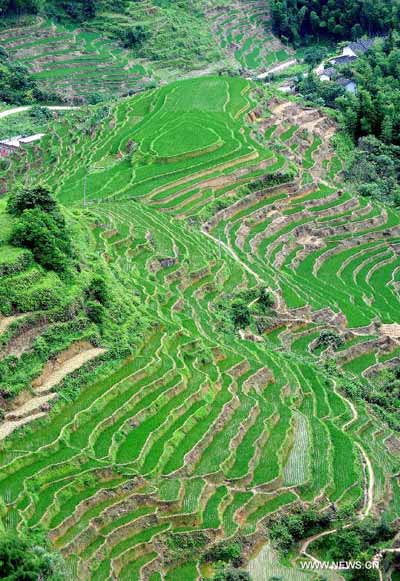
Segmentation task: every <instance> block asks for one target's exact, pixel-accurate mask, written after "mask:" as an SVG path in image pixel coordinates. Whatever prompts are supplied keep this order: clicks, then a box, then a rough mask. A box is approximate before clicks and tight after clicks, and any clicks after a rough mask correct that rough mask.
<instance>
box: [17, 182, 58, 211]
mask: <svg viewBox="0 0 400 581" xmlns="http://www.w3.org/2000/svg"><path fill="white" fill-rule="evenodd" d="M33 208H40V209H41V210H43V212H54V211H55V210H56V209H57V202H56V201H55V200H54V198H53V196H52V195H51V193H50V192H49V190H48V189H47V188H44V187H42V186H37V187H34V188H20V189H18V190H17V191H16V192H14V193H13V194H11V195H10V197H9V199H8V202H7V212H8V213H9V214H11V215H13V216H20V215H21V214H22V212H23V211H24V210H32V209H33Z"/></svg>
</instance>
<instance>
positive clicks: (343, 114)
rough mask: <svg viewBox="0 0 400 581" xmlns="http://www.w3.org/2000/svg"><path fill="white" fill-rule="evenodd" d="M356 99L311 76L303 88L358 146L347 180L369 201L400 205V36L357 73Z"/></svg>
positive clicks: (379, 45) (362, 61) (369, 56)
mask: <svg viewBox="0 0 400 581" xmlns="http://www.w3.org/2000/svg"><path fill="white" fill-rule="evenodd" d="M341 72H342V73H343V74H344V75H345V76H346V77H349V78H352V79H353V80H354V81H355V83H356V86H357V91H356V93H355V94H353V93H349V92H346V91H345V90H344V89H343V87H341V86H340V85H339V84H337V83H335V82H322V81H320V80H319V79H318V78H317V77H316V75H315V74H312V73H310V74H309V75H308V76H307V77H306V78H302V79H300V80H299V82H298V83H297V89H298V91H299V92H300V93H301V94H302V96H303V97H304V98H305V99H306V100H307V101H309V102H311V103H313V104H315V105H322V106H327V107H331V108H333V109H335V110H336V111H337V112H338V116H339V118H340V119H341V121H342V124H343V127H344V129H345V130H346V132H347V133H348V135H349V136H350V137H351V139H352V140H353V142H354V143H355V144H356V145H357V148H356V149H355V152H354V157H353V158H351V159H350V164H349V167H348V168H347V172H346V174H347V178H348V179H349V180H350V181H352V182H353V183H354V184H355V186H356V189H358V191H359V192H360V193H361V194H363V195H370V196H374V197H376V198H378V199H380V200H385V201H390V202H394V203H395V204H397V205H399V204H400V34H399V33H398V32H392V33H390V34H389V35H388V37H387V38H385V39H384V40H383V39H382V40H378V41H376V42H375V45H374V46H373V47H372V48H371V49H370V50H369V51H368V52H367V53H366V54H365V55H364V56H362V57H359V58H358V59H357V60H356V61H355V63H354V64H352V65H351V67H344V68H342V70H341Z"/></svg>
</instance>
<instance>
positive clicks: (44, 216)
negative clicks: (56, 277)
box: [10, 208, 72, 272]
mask: <svg viewBox="0 0 400 581" xmlns="http://www.w3.org/2000/svg"><path fill="white" fill-rule="evenodd" d="M10 243H11V244H13V245H14V246H20V247H23V248H28V249H29V250H31V251H32V253H33V256H34V258H35V260H36V262H37V263H38V264H40V265H42V266H43V268H46V269H47V270H54V271H56V272H63V271H65V270H66V269H67V267H68V265H69V258H70V257H71V255H72V247H71V241H70V238H69V236H68V233H67V231H66V227H65V222H64V219H63V217H62V216H61V214H54V213H51V214H49V213H46V212H45V211H43V210H42V209H40V208H34V209H33V210H25V211H24V212H23V213H22V215H21V216H20V218H19V220H18V221H17V222H16V223H15V225H14V227H13V230H12V233H11V237H10Z"/></svg>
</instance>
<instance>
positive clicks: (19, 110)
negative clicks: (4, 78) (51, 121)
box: [0, 105, 79, 119]
mask: <svg viewBox="0 0 400 581" xmlns="http://www.w3.org/2000/svg"><path fill="white" fill-rule="evenodd" d="M29 109H32V105H26V106H24V107H14V108H13V109H6V110H5V111H1V112H0V119H4V117H8V116H9V115H15V114H16V113H24V112H25V111H29ZM46 109H50V111H70V110H73V109H79V107H68V106H63V105H51V106H50V107H46Z"/></svg>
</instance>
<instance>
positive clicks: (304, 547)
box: [299, 418, 400, 563]
mask: <svg viewBox="0 0 400 581" xmlns="http://www.w3.org/2000/svg"><path fill="white" fill-rule="evenodd" d="M353 420H354V418H353ZM356 445H357V447H358V448H359V450H360V452H361V454H362V456H363V458H364V461H365V466H366V468H367V472H368V488H367V490H366V502H365V508H364V510H363V511H362V513H361V514H360V515H359V519H360V520H364V519H365V518H366V517H367V516H368V515H369V514H370V512H371V510H372V506H373V501H374V488H375V474H374V471H373V468H372V464H371V461H370V459H369V458H368V456H367V454H366V452H365V450H364V448H363V447H362V446H361V445H360V444H359V443H358V442H356ZM351 526H352V523H349V524H347V525H344V527H343V528H344V529H348V528H350V527H351ZM337 531H338V529H337V528H334V529H330V530H329V531H323V532H322V533H318V534H316V535H313V536H312V537H308V539H305V541H303V543H302V544H301V546H300V549H299V554H300V555H305V556H306V557H308V558H309V559H311V560H312V561H314V562H315V563H319V562H320V561H319V560H318V559H316V558H315V557H313V556H312V555H311V554H310V553H308V547H309V546H310V545H311V544H312V543H313V542H314V541H316V540H318V539H321V538H323V537H326V536H328V535H333V534H334V533H336V532H337ZM399 552H400V549H399Z"/></svg>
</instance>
